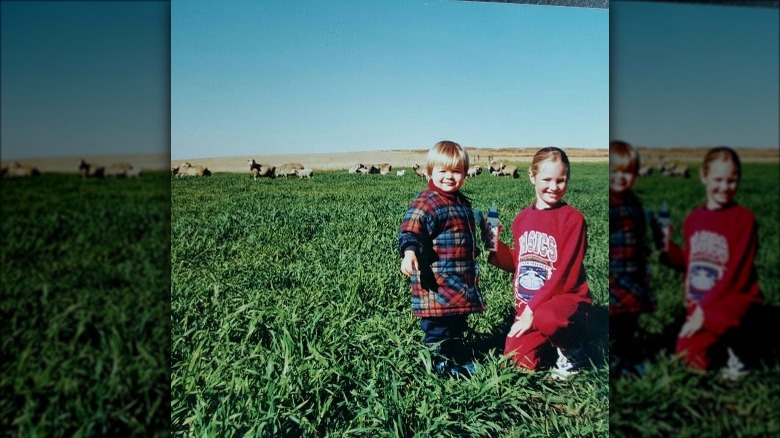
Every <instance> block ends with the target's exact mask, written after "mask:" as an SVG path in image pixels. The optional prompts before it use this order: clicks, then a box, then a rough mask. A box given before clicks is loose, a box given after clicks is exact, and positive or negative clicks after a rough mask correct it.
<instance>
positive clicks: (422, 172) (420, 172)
mask: <svg viewBox="0 0 780 438" xmlns="http://www.w3.org/2000/svg"><path fill="white" fill-rule="evenodd" d="M412 169H413V170H414V173H416V174H417V175H419V176H421V177H423V178H425V179H428V174H427V173H426V171H425V169H423V168H422V167H420V165H419V164H415V165H414V166H412Z"/></svg>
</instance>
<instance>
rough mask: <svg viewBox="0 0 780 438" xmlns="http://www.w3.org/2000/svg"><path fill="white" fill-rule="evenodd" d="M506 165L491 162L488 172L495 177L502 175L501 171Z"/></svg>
mask: <svg viewBox="0 0 780 438" xmlns="http://www.w3.org/2000/svg"><path fill="white" fill-rule="evenodd" d="M504 166H506V164H504V163H502V162H500V161H495V160H493V161H491V162H490V164H488V170H489V171H490V174H491V175H493V176H498V175H500V172H501V169H503V168H504Z"/></svg>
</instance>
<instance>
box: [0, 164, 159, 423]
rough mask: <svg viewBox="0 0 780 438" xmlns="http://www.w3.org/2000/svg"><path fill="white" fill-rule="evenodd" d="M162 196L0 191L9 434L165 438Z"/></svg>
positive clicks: (33, 183)
mask: <svg viewBox="0 0 780 438" xmlns="http://www.w3.org/2000/svg"><path fill="white" fill-rule="evenodd" d="M169 187H170V186H169V183H168V176H167V175H166V174H165V173H157V174H145V175H144V176H143V177H141V178H140V179H137V180H136V179H130V180H128V179H117V180H114V179H107V180H82V179H81V178H80V177H79V176H77V175H64V174H44V175H41V176H40V177H36V178H26V179H4V180H3V181H2V203H0V212H1V215H2V221H1V222H0V235H2V245H0V262H1V263H2V276H1V277H0V289H1V290H2V294H3V299H2V304H0V312H1V315H0V317H1V318H2V324H3V329H2V330H3V337H2V339H3V343H2V349H1V351H2V354H1V356H2V358H1V359H0V367H2V377H0V393H2V396H0V400H1V401H0V413H1V414H2V430H3V431H4V434H6V435H9V436H11V435H17V436H25V437H28V436H106V435H135V436H150V435H155V434H160V435H166V434H168V433H169V430H170V392H169V382H170V366H169V356H170V343H169V340H170V322H169V319H168V315H169V314H170V312H169V304H168V303H169V292H170V287H169V260H170V259H169V256H168V245H169V241H168V236H169V234H168V233H169V230H168V226H167V224H168V221H169V205H170V204H169V199H170V189H169Z"/></svg>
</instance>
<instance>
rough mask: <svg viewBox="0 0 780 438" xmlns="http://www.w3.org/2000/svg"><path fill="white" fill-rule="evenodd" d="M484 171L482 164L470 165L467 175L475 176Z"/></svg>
mask: <svg viewBox="0 0 780 438" xmlns="http://www.w3.org/2000/svg"><path fill="white" fill-rule="evenodd" d="M481 173H482V166H477V165H474V166H471V167H469V170H468V171H467V172H466V176H470V177H475V176H477V175H479V174H481Z"/></svg>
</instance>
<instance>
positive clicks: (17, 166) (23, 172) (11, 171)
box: [2, 161, 41, 178]
mask: <svg viewBox="0 0 780 438" xmlns="http://www.w3.org/2000/svg"><path fill="white" fill-rule="evenodd" d="M2 174H3V176H4V177H11V178H15V177H24V176H38V175H40V174H41V172H40V171H39V170H38V168H37V167H33V166H28V165H26V164H21V163H19V162H18V161H14V162H12V163H11V164H10V165H8V166H7V167H4V168H3V169H2Z"/></svg>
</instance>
